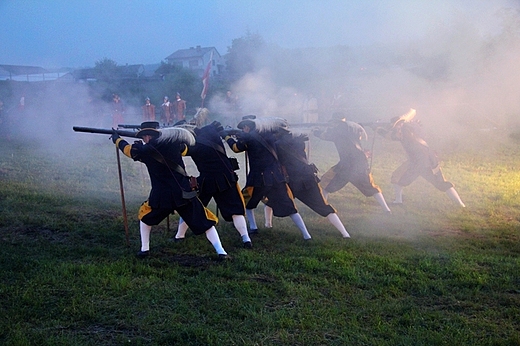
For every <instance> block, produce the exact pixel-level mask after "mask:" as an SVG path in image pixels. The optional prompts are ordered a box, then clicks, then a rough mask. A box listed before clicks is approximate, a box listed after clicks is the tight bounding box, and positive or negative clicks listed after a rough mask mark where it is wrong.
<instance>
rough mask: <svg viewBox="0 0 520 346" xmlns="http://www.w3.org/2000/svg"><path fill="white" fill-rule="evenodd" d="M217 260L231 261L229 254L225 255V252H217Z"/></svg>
mask: <svg viewBox="0 0 520 346" xmlns="http://www.w3.org/2000/svg"><path fill="white" fill-rule="evenodd" d="M218 260H219V261H220V262H223V261H231V256H229V255H225V254H219V255H218Z"/></svg>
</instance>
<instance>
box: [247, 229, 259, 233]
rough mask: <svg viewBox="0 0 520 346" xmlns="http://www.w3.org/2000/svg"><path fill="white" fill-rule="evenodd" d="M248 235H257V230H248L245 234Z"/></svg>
mask: <svg viewBox="0 0 520 346" xmlns="http://www.w3.org/2000/svg"><path fill="white" fill-rule="evenodd" d="M247 233H249V234H258V229H257V228H255V229H250V230H249V232H247Z"/></svg>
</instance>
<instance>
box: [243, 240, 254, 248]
mask: <svg viewBox="0 0 520 346" xmlns="http://www.w3.org/2000/svg"><path fill="white" fill-rule="evenodd" d="M244 248H245V249H252V248H253V243H251V242H250V241H245V242H244Z"/></svg>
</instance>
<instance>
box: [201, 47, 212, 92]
mask: <svg viewBox="0 0 520 346" xmlns="http://www.w3.org/2000/svg"><path fill="white" fill-rule="evenodd" d="M212 61H213V52H211V57H210V58H209V62H208V66H206V69H205V70H204V74H203V75H202V93H201V94H200V97H201V98H202V99H203V100H204V99H205V98H206V94H207V92H208V86H209V75H210V71H211V63H212Z"/></svg>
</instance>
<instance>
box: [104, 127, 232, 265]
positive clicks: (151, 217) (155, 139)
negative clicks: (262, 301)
mask: <svg viewBox="0 0 520 346" xmlns="http://www.w3.org/2000/svg"><path fill="white" fill-rule="evenodd" d="M136 137H138V138H141V139H142V141H135V142H134V143H133V144H129V143H128V142H127V141H125V140H124V139H122V138H121V137H120V136H119V133H118V131H116V130H114V131H113V134H112V141H113V142H114V144H115V145H116V147H117V148H119V149H120V150H121V151H122V152H123V153H124V154H125V155H126V156H128V157H130V158H132V159H133V160H134V161H140V162H142V163H144V164H145V165H146V168H147V169H148V174H149V175H150V181H151V184H152V189H151V191H150V194H149V196H148V199H147V200H146V201H145V202H144V203H143V204H142V205H141V207H140V208H139V216H138V218H139V220H140V223H139V224H140V234H141V251H139V253H138V254H137V256H138V257H140V258H143V257H147V256H148V255H149V250H150V233H151V229H152V226H154V225H158V224H159V223H160V222H161V221H162V220H164V219H165V218H166V217H167V216H168V215H170V214H173V213H174V212H175V211H176V212H177V213H178V214H179V215H180V216H181V217H182V218H183V220H184V221H185V222H186V223H187V224H188V225H189V227H190V229H191V230H192V232H193V233H195V234H196V235H199V234H206V237H207V238H208V240H209V241H210V242H211V244H212V245H213V247H214V248H215V250H216V252H217V254H218V256H219V259H226V258H228V255H227V253H226V251H225V250H224V249H223V247H222V244H221V242H220V238H219V235H218V233H217V230H216V229H215V227H214V226H215V224H216V223H217V217H216V216H215V215H214V214H213V213H211V211H209V210H208V209H206V208H205V207H204V205H203V204H202V202H201V201H200V200H199V199H198V198H197V197H196V193H194V192H193V191H192V187H191V186H190V181H189V177H188V176H187V175H186V172H185V167H184V163H183V161H182V154H183V153H184V152H185V151H186V150H187V147H188V145H193V144H194V143H195V139H194V137H193V135H192V134H191V133H190V132H189V131H188V130H186V129H182V128H168V129H161V130H160V129H159V123H158V122H154V121H151V122H144V123H143V124H141V129H140V130H139V132H137V133H136Z"/></svg>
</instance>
